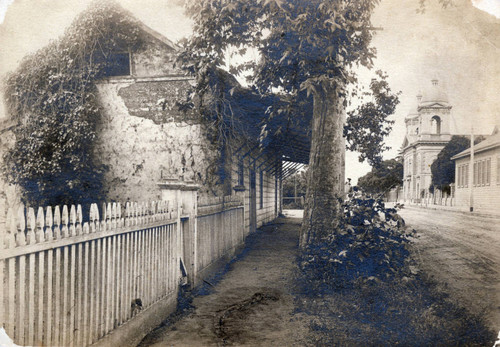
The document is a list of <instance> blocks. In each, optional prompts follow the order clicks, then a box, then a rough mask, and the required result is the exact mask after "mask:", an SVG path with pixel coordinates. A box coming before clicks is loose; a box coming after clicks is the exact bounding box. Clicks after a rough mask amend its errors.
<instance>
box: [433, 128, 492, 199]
mask: <svg viewBox="0 0 500 347" xmlns="http://www.w3.org/2000/svg"><path fill="white" fill-rule="evenodd" d="M482 140H484V138H483V137H482V136H477V137H475V139H474V143H475V144H477V143H479V142H481V141H482ZM469 147H470V138H466V137H464V136H453V137H452V138H451V140H450V142H448V143H447V144H446V146H444V148H443V149H442V150H441V152H439V154H438V156H437V158H436V160H434V162H433V163H432V165H431V172H432V185H433V186H434V187H436V188H438V189H440V190H445V189H448V186H449V185H450V183H453V182H455V162H454V161H453V160H451V159H450V158H451V157H453V156H454V155H455V154H458V153H460V152H462V151H464V150H466V149H467V148H469Z"/></svg>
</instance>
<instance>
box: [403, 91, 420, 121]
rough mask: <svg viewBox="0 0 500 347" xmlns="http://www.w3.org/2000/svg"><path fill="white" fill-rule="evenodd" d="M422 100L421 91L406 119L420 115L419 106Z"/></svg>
mask: <svg viewBox="0 0 500 347" xmlns="http://www.w3.org/2000/svg"><path fill="white" fill-rule="evenodd" d="M421 100H422V93H421V92H419V93H418V95H417V102H416V103H415V104H414V105H413V107H412V108H411V109H410V112H408V115H407V116H406V117H405V120H408V119H413V118H416V117H418V116H419V113H418V106H419V105H420V101H421Z"/></svg>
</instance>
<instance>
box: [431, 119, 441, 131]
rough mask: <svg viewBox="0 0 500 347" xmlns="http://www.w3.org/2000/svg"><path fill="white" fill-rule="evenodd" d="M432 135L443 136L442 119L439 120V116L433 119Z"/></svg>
mask: <svg viewBox="0 0 500 347" xmlns="http://www.w3.org/2000/svg"><path fill="white" fill-rule="evenodd" d="M431 134H435V135H440V134H441V118H439V117H438V116H434V117H432V119H431Z"/></svg>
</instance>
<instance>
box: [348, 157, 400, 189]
mask: <svg viewBox="0 0 500 347" xmlns="http://www.w3.org/2000/svg"><path fill="white" fill-rule="evenodd" d="M402 182H403V163H402V161H401V159H389V160H384V161H382V162H381V163H380V164H379V165H377V166H374V167H373V168H372V170H371V171H370V172H368V173H367V174H366V175H364V176H362V177H360V178H359V179H358V186H359V187H361V189H363V190H364V191H366V192H367V193H372V194H374V193H383V192H386V191H388V190H390V189H391V188H393V187H396V186H397V185H401V184H402Z"/></svg>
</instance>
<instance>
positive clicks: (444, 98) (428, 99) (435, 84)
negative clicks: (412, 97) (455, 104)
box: [419, 79, 448, 106]
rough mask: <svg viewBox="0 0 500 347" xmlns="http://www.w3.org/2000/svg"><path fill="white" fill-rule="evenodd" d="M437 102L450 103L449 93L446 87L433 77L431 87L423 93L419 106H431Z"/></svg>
mask: <svg viewBox="0 0 500 347" xmlns="http://www.w3.org/2000/svg"><path fill="white" fill-rule="evenodd" d="M436 102H439V103H441V104H448V95H447V94H446V92H445V90H444V88H443V87H442V86H440V85H439V81H438V80H437V79H433V80H432V85H431V87H430V88H428V89H427V90H426V91H425V92H424V93H423V95H422V100H421V101H420V105H419V106H429V105H432V104H434V103H436Z"/></svg>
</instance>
